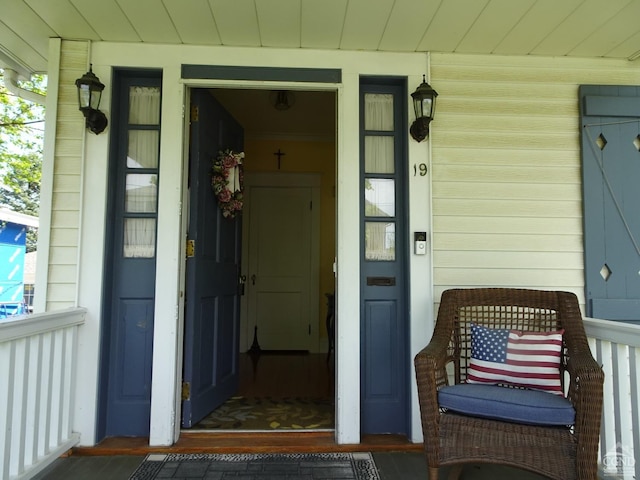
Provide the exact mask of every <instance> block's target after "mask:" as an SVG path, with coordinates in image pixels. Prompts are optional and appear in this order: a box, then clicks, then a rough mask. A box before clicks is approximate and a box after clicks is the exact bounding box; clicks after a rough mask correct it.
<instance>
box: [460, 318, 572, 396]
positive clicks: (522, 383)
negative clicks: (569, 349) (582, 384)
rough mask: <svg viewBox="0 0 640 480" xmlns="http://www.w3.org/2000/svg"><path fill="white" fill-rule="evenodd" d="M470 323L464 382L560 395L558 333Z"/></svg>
mask: <svg viewBox="0 0 640 480" xmlns="http://www.w3.org/2000/svg"><path fill="white" fill-rule="evenodd" d="M563 333H564V330H558V331H554V332H522V331H519V330H507V329H494V328H486V327H482V326H480V325H475V324H472V325H471V361H470V363H469V368H468V371H467V383H484V384H493V385H496V384H509V385H514V386H518V387H525V388H531V389H535V390H543V391H545V392H550V393H554V394H556V395H563V392H562V384H561V382H560V358H561V353H562V334H563Z"/></svg>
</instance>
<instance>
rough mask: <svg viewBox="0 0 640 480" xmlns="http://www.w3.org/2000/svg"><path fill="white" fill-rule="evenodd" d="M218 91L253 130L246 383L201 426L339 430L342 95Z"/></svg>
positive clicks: (247, 180) (244, 276)
mask: <svg viewBox="0 0 640 480" xmlns="http://www.w3.org/2000/svg"><path fill="white" fill-rule="evenodd" d="M207 93H208V94H209V95H211V96H212V97H213V98H214V99H215V101H216V102H217V103H218V104H219V105H221V106H222V107H223V108H224V110H226V111H227V112H228V113H229V114H230V116H231V117H233V118H234V119H235V120H236V121H237V123H238V124H239V125H240V126H241V127H242V129H243V131H244V142H243V152H244V159H243V172H244V196H243V210H242V215H241V219H242V220H241V229H242V235H241V245H237V248H238V249H239V251H241V260H240V273H239V276H240V278H241V282H242V285H241V286H240V291H241V295H240V321H239V332H238V336H237V338H238V363H237V372H238V380H237V388H235V389H234V391H233V392H231V395H230V396H229V397H228V398H227V399H226V400H224V401H223V402H222V404H220V405H216V408H214V409H213V410H212V411H211V412H209V413H208V414H207V415H205V417H204V418H203V419H201V420H198V421H197V422H194V424H193V425H192V426H191V427H190V428H191V429H196V430H211V431H221V430H226V431H229V430H231V431H235V430H238V431H242V430H245V431H246V430H259V431H263V430H269V431H271V430H273V431H281V430H293V429H296V430H325V429H330V430H332V429H334V428H335V420H334V410H335V367H336V365H335V358H334V355H333V349H332V346H333V321H334V317H333V301H332V300H333V295H334V293H335V292H334V285H335V280H334V273H333V262H334V259H335V238H336V235H335V205H336V204H335V200H336V199H335V191H336V188H335V178H336V93H335V92H334V91H298V90H295V91H286V90H261V89H229V88H213V89H207ZM192 128H193V127H192ZM187 268H188V265H187ZM189 301H190V292H189V290H188V289H187V300H186V303H187V304H188V302H189ZM187 311H188V310H187ZM185 334H186V332H185Z"/></svg>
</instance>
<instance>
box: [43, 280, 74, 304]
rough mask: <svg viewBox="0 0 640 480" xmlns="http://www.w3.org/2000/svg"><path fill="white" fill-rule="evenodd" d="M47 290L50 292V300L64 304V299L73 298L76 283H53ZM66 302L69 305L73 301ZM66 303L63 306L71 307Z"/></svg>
mask: <svg viewBox="0 0 640 480" xmlns="http://www.w3.org/2000/svg"><path fill="white" fill-rule="evenodd" d="M49 289H50V290H51V292H49V295H50V298H52V299H56V301H57V302H64V299H65V298H71V299H73V298H74V295H75V291H76V283H75V282H73V283H54V284H51V285H50V286H49ZM66 302H69V303H71V302H73V300H67V301H66ZM66 302H65V304H66V305H67V306H73V305H69V304H68V303H66Z"/></svg>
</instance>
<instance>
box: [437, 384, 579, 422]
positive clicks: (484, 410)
mask: <svg viewBox="0 0 640 480" xmlns="http://www.w3.org/2000/svg"><path fill="white" fill-rule="evenodd" d="M438 404H439V405H440V408H443V409H447V410H452V411H454V412H458V413H463V414H466V415H471V416H474V417H483V418H491V419H494V420H503V421H505V422H514V423H524V424H528V425H573V424H574V422H575V418H576V411H575V410H574V408H573V406H572V405H571V402H569V400H567V399H566V398H564V397H561V396H559V395H553V394H551V393H547V392H541V391H537V390H523V389H519V388H508V387H501V386H498V385H476V384H466V383H465V384H460V385H450V386H447V387H442V388H441V389H440V390H439V391H438Z"/></svg>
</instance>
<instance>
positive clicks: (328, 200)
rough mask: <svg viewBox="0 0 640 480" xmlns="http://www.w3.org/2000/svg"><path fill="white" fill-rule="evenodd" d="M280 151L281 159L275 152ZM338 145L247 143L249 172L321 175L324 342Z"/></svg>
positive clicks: (331, 282)
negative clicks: (336, 149)
mask: <svg viewBox="0 0 640 480" xmlns="http://www.w3.org/2000/svg"><path fill="white" fill-rule="evenodd" d="M278 150H280V151H281V152H284V153H285V155H283V156H282V157H281V161H280V168H278V157H277V156H276V155H274V152H277V151H278ZM335 159H336V154H335V143H334V142H323V141H304V140H300V141H299V140H291V139H289V140H260V139H251V138H247V139H246V140H245V159H244V169H245V172H282V173H318V174H320V175H321V186H320V281H319V292H318V301H319V305H318V311H319V318H318V323H319V329H318V331H319V332H320V339H321V342H326V341H327V331H326V328H325V317H326V314H327V305H326V297H325V293H330V292H333V291H334V288H335V286H334V285H335V280H334V274H333V261H334V258H335V255H336V253H335V252H336V249H335V242H336V240H335V236H336V230H335V209H336V198H335Z"/></svg>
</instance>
